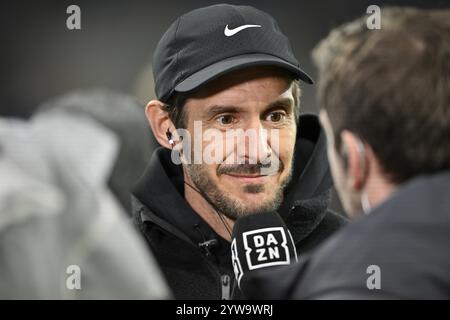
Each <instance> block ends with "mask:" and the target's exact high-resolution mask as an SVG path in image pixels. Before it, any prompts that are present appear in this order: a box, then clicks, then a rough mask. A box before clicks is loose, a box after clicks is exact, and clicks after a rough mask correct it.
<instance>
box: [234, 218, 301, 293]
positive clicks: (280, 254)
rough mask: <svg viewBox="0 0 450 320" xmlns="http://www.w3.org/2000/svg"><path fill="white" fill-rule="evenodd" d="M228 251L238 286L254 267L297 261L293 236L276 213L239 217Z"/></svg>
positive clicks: (256, 268)
mask: <svg viewBox="0 0 450 320" xmlns="http://www.w3.org/2000/svg"><path fill="white" fill-rule="evenodd" d="M231 253H232V263H233V268H234V273H235V276H236V280H237V282H238V285H239V286H240V287H241V281H242V278H243V277H244V275H247V274H249V272H251V271H253V270H258V269H263V268H269V267H274V266H280V265H288V264H291V263H292V262H295V261H297V252H296V249H295V244H294V242H293V240H292V236H291V234H290V232H289V230H288V228H287V227H286V224H285V223H284V221H283V219H281V217H280V216H279V215H278V213H276V212H266V213H260V214H254V215H249V216H245V217H241V218H239V219H237V220H236V222H235V225H234V227H233V233H232V242H231Z"/></svg>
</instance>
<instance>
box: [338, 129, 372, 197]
mask: <svg viewBox="0 0 450 320" xmlns="http://www.w3.org/2000/svg"><path fill="white" fill-rule="evenodd" d="M361 143H363V142H362V141H360V139H359V138H358V137H357V136H356V135H355V134H353V133H352V132H350V131H348V130H343V131H342V133H341V147H342V149H341V158H342V159H343V162H344V165H345V166H346V168H345V170H346V173H347V177H348V178H349V179H348V181H347V184H348V186H347V187H348V188H349V189H352V190H355V191H361V189H362V188H363V187H364V184H365V183H366V175H367V169H368V168H367V166H368V159H367V155H366V152H365V150H366V148H365V147H364V146H362V145H361Z"/></svg>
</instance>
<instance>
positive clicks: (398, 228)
mask: <svg viewBox="0 0 450 320" xmlns="http://www.w3.org/2000/svg"><path fill="white" fill-rule="evenodd" d="M281 275H282V276H283V280H282V281H280V276H281ZM376 277H378V280H379V282H377V280H376ZM376 284H378V285H379V286H378V287H377V286H375V285H376ZM251 288H252V289H253V291H252V295H251V297H252V298H255V299H256V298H265V299H450V171H446V172H442V173H439V174H434V175H430V176H421V177H418V178H415V179H413V180H412V181H410V182H408V183H406V184H405V185H404V186H402V187H401V188H400V189H399V190H397V191H396V193H395V194H394V195H393V196H392V197H391V198H390V199H388V200H387V201H385V202H384V203H383V204H381V205H380V206H378V207H377V208H374V209H373V211H372V212H371V213H370V214H369V215H368V216H364V217H360V218H358V219H357V220H356V221H354V222H352V223H349V224H348V225H347V226H346V227H345V228H342V229H341V230H340V231H339V232H337V233H336V234H335V235H334V236H333V237H332V238H330V239H329V240H328V241H326V242H324V243H323V245H321V246H320V247H319V248H318V249H317V250H315V251H314V253H312V254H311V256H310V257H308V258H306V259H305V261H304V262H303V263H299V264H293V265H290V266H286V267H285V268H279V269H277V270H271V272H270V273H269V272H266V273H259V274H257V275H256V276H255V275H254V277H253V278H252V283H251Z"/></svg>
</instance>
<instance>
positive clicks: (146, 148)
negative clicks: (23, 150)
mask: <svg viewBox="0 0 450 320" xmlns="http://www.w3.org/2000/svg"><path fill="white" fill-rule="evenodd" d="M44 112H69V113H73V114H79V115H84V116H88V117H90V118H92V119H94V120H95V121H97V122H98V123H99V124H100V125H102V126H104V127H106V128H107V129H109V130H111V131H112V132H114V133H115V134H116V136H117V138H118V139H119V141H120V150H119V154H118V157H117V159H116V161H115V164H114V168H113V171H112V174H111V176H110V179H109V182H108V185H109V187H110V189H111V190H112V192H113V193H114V195H115V196H116V197H117V198H118V200H119V201H120V203H121V205H122V206H123V208H124V209H126V210H127V212H128V213H130V212H131V211H130V210H131V199H130V190H131V188H132V186H133V185H134V183H135V182H136V181H137V179H138V178H139V177H140V175H141V174H142V172H143V171H144V168H145V166H146V164H147V162H148V160H149V158H150V156H151V153H152V152H153V150H154V149H155V148H156V146H157V144H156V141H155V139H154V138H153V135H152V134H151V130H150V128H149V126H148V124H147V121H146V118H145V115H144V107H143V106H141V105H139V104H138V103H137V102H136V100H135V99H134V98H133V97H131V96H128V95H124V94H121V93H117V92H113V91H110V90H106V89H92V90H79V91H74V92H70V93H67V94H64V95H62V96H59V97H56V98H53V99H51V100H49V101H47V102H45V103H44V104H42V105H41V106H39V107H38V110H37V113H39V114H42V113H44Z"/></svg>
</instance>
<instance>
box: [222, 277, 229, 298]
mask: <svg viewBox="0 0 450 320" xmlns="http://www.w3.org/2000/svg"><path fill="white" fill-rule="evenodd" d="M220 283H221V284H222V300H230V291H231V278H230V276H229V275H227V274H224V275H221V276H220Z"/></svg>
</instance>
